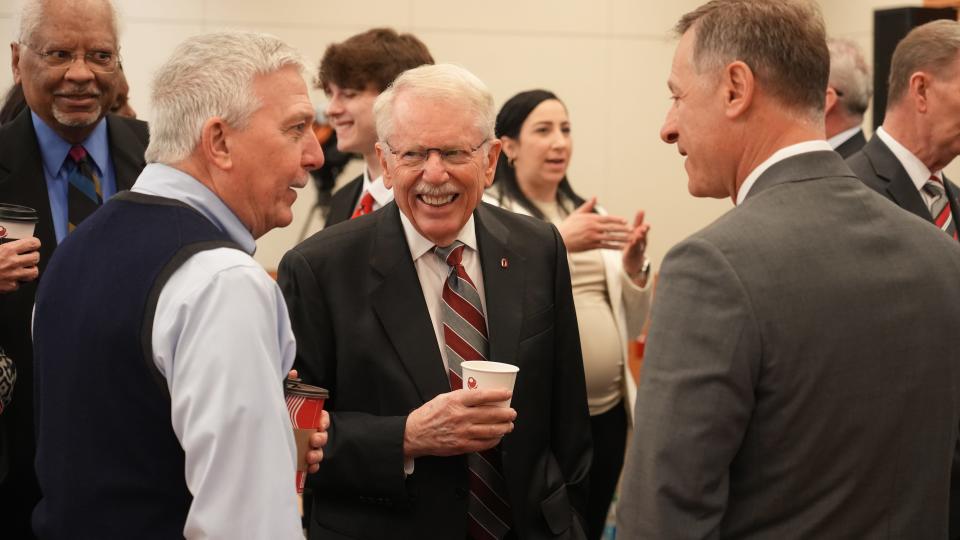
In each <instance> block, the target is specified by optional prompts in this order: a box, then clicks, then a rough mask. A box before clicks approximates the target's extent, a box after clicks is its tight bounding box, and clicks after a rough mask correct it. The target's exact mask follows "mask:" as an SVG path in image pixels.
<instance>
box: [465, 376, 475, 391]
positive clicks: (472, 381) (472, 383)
mask: <svg viewBox="0 0 960 540" xmlns="http://www.w3.org/2000/svg"><path fill="white" fill-rule="evenodd" d="M467 388H469V389H471V390H476V389H477V380H476V379H474V378H473V377H470V378H469V379H467Z"/></svg>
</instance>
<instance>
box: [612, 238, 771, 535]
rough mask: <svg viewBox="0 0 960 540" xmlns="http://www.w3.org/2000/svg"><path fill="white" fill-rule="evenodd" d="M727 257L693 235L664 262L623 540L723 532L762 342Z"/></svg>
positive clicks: (631, 457)
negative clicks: (731, 477) (732, 469)
mask: <svg viewBox="0 0 960 540" xmlns="http://www.w3.org/2000/svg"><path fill="white" fill-rule="evenodd" d="M759 336H760V333H759V330H758V327H757V324H756V321H755V317H754V315H753V311H752V306H751V304H750V301H749V298H748V296H747V294H746V291H745V290H744V287H743V284H742V282H741V281H740V279H739V277H738V276H737V274H736V272H735V271H734V269H733V268H732V267H731V265H730V264H729V262H728V261H727V259H726V258H725V257H724V256H723V255H722V254H721V253H720V252H719V251H718V250H717V249H716V248H715V247H714V246H712V245H710V244H708V243H707V242H704V241H702V240H696V239H694V240H688V241H686V242H683V243H681V244H680V245H678V246H677V247H676V248H674V249H673V250H672V251H671V253H670V254H668V255H667V257H666V259H665V260H664V265H663V271H662V272H661V277H660V284H659V285H658V290H657V300H656V302H654V306H653V314H652V318H651V327H650V333H649V336H648V342H647V343H648V344H647V353H646V358H645V359H644V366H643V375H642V377H641V380H640V388H639V389H638V394H637V403H636V409H635V431H634V436H633V441H632V443H631V446H630V449H629V450H628V452H627V463H626V466H625V469H624V476H623V486H622V499H621V502H620V504H619V507H618V518H619V526H618V531H622V533H623V535H624V537H625V538H674V539H685V538H690V539H693V538H716V537H718V535H719V525H720V522H721V520H722V518H723V514H724V509H725V508H726V503H727V494H728V491H729V468H730V464H731V462H732V461H733V459H734V456H735V455H736V453H737V449H738V448H739V446H740V443H741V441H742V439H743V436H744V433H745V432H746V428H747V424H748V422H749V420H750V415H751V411H752V409H753V405H754V397H753V396H754V387H755V385H756V381H757V378H758V372H759V366H760V358H761V344H760V337H759Z"/></svg>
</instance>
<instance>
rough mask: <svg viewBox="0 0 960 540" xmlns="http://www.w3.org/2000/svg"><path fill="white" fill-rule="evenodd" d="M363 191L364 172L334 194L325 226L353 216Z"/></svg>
mask: <svg viewBox="0 0 960 540" xmlns="http://www.w3.org/2000/svg"><path fill="white" fill-rule="evenodd" d="M362 192H363V173H360V176H358V177H356V178H354V179H353V180H351V181H350V182H348V183H347V184H346V185H344V186H343V187H342V188H340V189H338V190H337V192H336V193H334V194H333V197H332V198H331V199H330V210H329V211H328V212H327V220H326V221H325V222H324V224H323V228H327V227H329V226H331V225H336V224H337V223H340V222H343V221H347V220H349V219H350V218H351V217H352V216H353V211H354V210H355V209H356V208H357V202H358V201H359V200H360V194H361V193H362Z"/></svg>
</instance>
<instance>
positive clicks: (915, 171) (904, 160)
mask: <svg viewBox="0 0 960 540" xmlns="http://www.w3.org/2000/svg"><path fill="white" fill-rule="evenodd" d="M874 136H876V137H880V140H881V141H883V144H885V145H887V148H889V149H890V151H891V152H893V155H894V156H896V158H897V161H899V162H900V165H902V166H903V170H905V171H907V175H908V176H910V181H912V182H913V185H914V187H916V188H917V191H919V192H920V197H922V198H923V204H925V205H926V206H927V208H930V204H931V203H932V202H933V197H932V196H930V194H929V193H927V192H926V191H924V190H923V186H924V185H926V183H927V180H929V179H930V176H932V175H936V177H937V178H939V179H940V181H941V182H942V181H943V171H937V172H936V173H933V172H931V171H930V169H928V168H927V166H926V165H924V164H923V162H922V161H920V158H918V157H917V156H915V155H913V152H911V151H909V150H907V147H905V146H903V145H902V144H900V141H898V140H896V139H894V138H893V135H890V134H889V133H887V131H886V130H885V129H883V126H880V127H878V128H877V132H876V133H875V134H874Z"/></svg>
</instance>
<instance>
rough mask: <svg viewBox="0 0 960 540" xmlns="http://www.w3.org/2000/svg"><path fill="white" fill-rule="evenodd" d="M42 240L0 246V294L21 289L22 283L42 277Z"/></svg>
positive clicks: (27, 239)
mask: <svg viewBox="0 0 960 540" xmlns="http://www.w3.org/2000/svg"><path fill="white" fill-rule="evenodd" d="M39 249H40V240H37V239H36V238H32V237H31V238H23V239H21V240H14V241H12V242H7V243H5V244H0V293H7V292H12V291H15V290H17V289H18V288H20V283H22V282H25V281H33V280H35V279H37V276H39V275H40V270H39V269H38V268H37V264H39V263H40V252H39V251H37V250H39Z"/></svg>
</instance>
